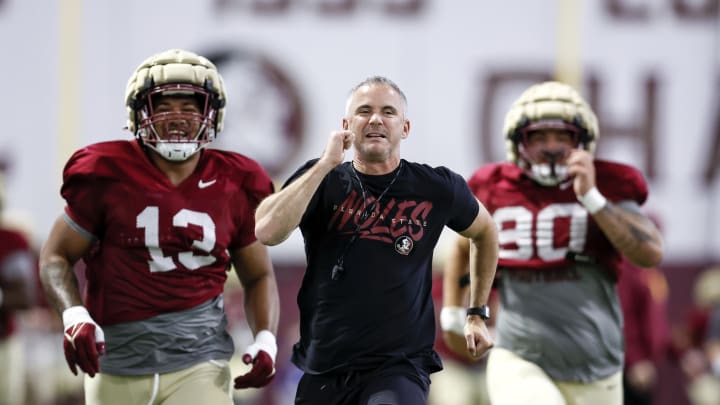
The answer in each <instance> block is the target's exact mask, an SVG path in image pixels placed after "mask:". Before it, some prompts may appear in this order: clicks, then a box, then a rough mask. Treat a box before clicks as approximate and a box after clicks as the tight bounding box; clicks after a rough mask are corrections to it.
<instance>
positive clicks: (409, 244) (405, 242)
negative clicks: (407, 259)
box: [395, 235, 414, 256]
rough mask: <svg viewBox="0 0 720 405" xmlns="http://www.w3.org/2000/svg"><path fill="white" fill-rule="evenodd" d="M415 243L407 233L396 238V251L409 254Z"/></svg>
mask: <svg viewBox="0 0 720 405" xmlns="http://www.w3.org/2000/svg"><path fill="white" fill-rule="evenodd" d="M413 245H414V244H413V240H412V239H410V238H409V237H407V236H405V235H403V236H401V237H399V238H397V239H395V251H396V252H398V253H400V254H401V255H405V256H407V255H408V254H410V251H411V250H412V249H413Z"/></svg>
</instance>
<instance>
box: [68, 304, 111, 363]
mask: <svg viewBox="0 0 720 405" xmlns="http://www.w3.org/2000/svg"><path fill="white" fill-rule="evenodd" d="M62 318H63V328H64V330H65V337H64V339H63V350H64V351H65V360H66V361H67V364H68V366H69V367H70V371H72V373H73V374H75V375H77V367H80V370H82V371H83V372H85V373H87V375H89V376H90V377H94V376H95V373H98V372H100V360H99V357H100V356H101V355H103V354H105V334H104V333H103V331H102V329H101V328H100V326H99V325H98V324H97V323H95V321H94V320H93V319H92V318H91V317H90V314H89V313H88V311H87V309H85V307H83V306H75V307H70V308H68V309H66V310H65V311H63V314H62Z"/></svg>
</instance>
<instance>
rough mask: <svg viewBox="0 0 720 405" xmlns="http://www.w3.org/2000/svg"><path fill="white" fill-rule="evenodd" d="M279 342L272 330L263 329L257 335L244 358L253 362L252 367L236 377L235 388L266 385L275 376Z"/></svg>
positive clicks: (246, 361)
mask: <svg viewBox="0 0 720 405" xmlns="http://www.w3.org/2000/svg"><path fill="white" fill-rule="evenodd" d="M276 355H277V342H276V341H275V336H274V335H273V334H272V332H270V331H268V330H261V331H260V332H258V334H257V335H256V336H255V343H253V344H251V345H250V346H248V348H247V350H245V354H243V357H242V360H243V362H244V363H245V364H251V363H252V369H250V371H248V372H247V373H246V374H243V375H241V376H239V377H237V378H236V379H235V389H241V388H249V387H254V388H260V387H264V386H266V385H267V384H268V383H270V381H272V379H273V378H274V377H275V356H276Z"/></svg>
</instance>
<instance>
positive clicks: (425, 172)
mask: <svg viewBox="0 0 720 405" xmlns="http://www.w3.org/2000/svg"><path fill="white" fill-rule="evenodd" d="M316 162H317V159H314V160H311V161H309V162H307V163H306V164H305V165H304V166H303V167H301V168H300V169H299V170H298V171H297V172H296V173H295V174H293V175H292V176H291V177H290V179H289V180H288V181H287V183H286V184H285V186H287V184H289V183H290V182H292V181H293V180H295V179H296V178H298V177H299V176H300V175H302V173H304V172H305V171H306V170H307V169H309V168H310V167H312V165H314V164H315V163H316ZM398 171H399V172H398ZM358 180H359V182H358ZM363 194H365V198H363ZM378 197H380V201H379V202H378V201H377V199H378ZM363 200H365V201H363ZM478 209H479V207H478V204H477V202H476V200H475V197H474V196H473V194H472V193H471V192H470V189H469V188H468V186H467V183H466V182H465V180H464V179H463V178H462V177H461V176H460V175H458V174H457V173H454V172H452V171H451V170H449V169H447V168H445V167H438V168H433V167H430V166H428V165H423V164H418V163H411V162H407V161H405V160H402V161H401V164H400V166H399V167H398V169H396V170H395V171H393V172H392V173H388V174H386V175H380V176H370V175H363V174H362V173H359V172H357V173H356V172H355V171H354V170H353V168H352V166H351V164H350V162H345V163H343V164H341V165H339V166H337V167H336V168H335V169H333V170H332V171H331V172H330V173H329V174H328V175H327V176H326V177H325V179H323V181H322V183H321V184H320V186H319V187H318V190H317V191H316V193H315V195H314V196H313V198H312V200H311V201H310V204H309V206H308V209H307V210H306V212H305V214H304V216H303V218H302V221H301V222H300V230H301V231H302V234H303V238H304V241H305V253H306V255H307V270H306V272H305V276H304V278H303V282H302V286H301V288H300V292H299V294H298V298H297V302H298V306H299V308H300V341H299V342H298V343H297V344H295V346H294V349H293V363H295V365H297V366H298V367H299V368H300V369H302V370H303V371H304V372H306V373H309V374H321V373H326V372H329V371H337V372H342V371H345V370H350V369H354V370H358V369H370V368H375V367H377V366H379V365H381V364H382V363H385V362H386V361H388V359H392V358H398V357H400V358H408V359H411V360H412V361H413V363H415V364H418V365H420V366H422V367H424V368H425V369H426V370H428V371H429V372H433V371H437V370H440V369H441V368H442V366H441V363H440V360H439V357H438V356H437V354H436V353H435V352H434V351H433V348H432V346H433V341H434V339H435V318H434V310H433V303H432V296H431V288H432V257H433V249H434V248H435V245H436V243H437V241H438V238H439V237H440V234H441V232H442V230H443V228H444V227H445V226H446V225H447V226H448V227H450V228H451V229H453V230H455V231H463V230H465V229H467V228H468V227H469V226H470V225H471V224H472V222H473V220H474V219H475V217H476V216H477V213H478ZM363 213H367V215H366V216H363ZM363 217H364V218H365V220H363V219H362V218H363ZM340 257H342V262H343V268H344V271H343V275H342V277H341V278H339V279H337V280H334V279H333V278H332V270H333V267H334V266H336V265H337V264H338V260H339V259H340Z"/></svg>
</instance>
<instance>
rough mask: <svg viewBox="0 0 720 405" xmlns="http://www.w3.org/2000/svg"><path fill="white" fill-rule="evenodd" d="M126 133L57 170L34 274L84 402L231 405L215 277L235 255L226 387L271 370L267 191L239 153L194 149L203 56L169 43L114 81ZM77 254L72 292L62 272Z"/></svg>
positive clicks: (211, 83)
mask: <svg viewBox="0 0 720 405" xmlns="http://www.w3.org/2000/svg"><path fill="white" fill-rule="evenodd" d="M125 102H126V106H127V113H128V128H129V130H130V131H132V132H133V133H134V134H135V139H133V140H118V141H111V142H102V143H97V144H93V145H90V146H87V147H84V148H82V149H80V150H78V151H77V152H76V153H75V154H74V155H73V156H72V157H71V158H70V159H69V161H68V162H67V164H66V166H65V169H64V172H63V185H62V188H61V194H62V197H63V198H64V199H65V201H66V206H65V210H64V213H63V214H62V215H61V216H60V217H59V218H58V219H57V221H56V222H55V224H54V225H53V228H52V230H51V232H50V235H49V236H48V238H47V240H46V242H45V244H44V246H43V248H42V251H41V258H40V264H41V280H42V283H43V286H44V288H45V290H46V293H47V296H48V298H49V301H50V303H51V304H52V306H53V307H54V308H55V309H56V310H57V311H58V312H59V313H60V314H61V316H62V320H63V324H64V330H65V333H64V342H63V345H64V351H65V357H66V360H67V363H68V366H69V367H70V369H71V371H72V372H73V373H75V374H77V371H78V369H79V370H80V371H83V372H85V373H86V377H85V400H86V403H87V404H149V403H160V402H162V403H172V404H188V405H189V404H200V403H212V404H232V400H231V390H230V385H231V375H230V368H229V363H228V361H229V360H230V358H231V356H232V355H233V353H234V345H233V341H232V339H231V337H230V335H229V334H228V331H227V318H226V315H225V309H224V305H223V295H222V292H223V286H224V283H225V280H226V278H227V271H228V269H229V268H230V267H231V265H232V266H234V268H235V271H236V273H237V275H238V277H239V279H240V282H241V283H242V285H243V288H244V293H245V295H244V297H245V313H246V316H247V320H248V324H249V327H250V329H252V331H253V333H254V336H255V340H254V343H253V344H252V345H250V346H249V347H248V348H247V350H246V351H245V353H244V356H243V361H244V362H245V363H246V364H250V363H252V369H251V370H250V371H249V372H248V373H247V374H246V375H243V376H240V377H237V378H236V379H235V381H234V386H235V388H246V387H261V386H264V385H266V384H267V383H268V382H269V381H270V380H271V379H272V378H273V376H274V373H275V368H274V363H275V356H276V353H277V344H276V340H275V333H276V330H277V323H278V308H279V299H278V292H277V284H276V281H275V276H274V273H273V268H272V264H271V261H270V259H269V255H268V252H267V248H266V247H265V246H264V245H262V244H261V243H259V242H257V241H256V239H255V234H254V226H255V223H254V217H253V212H254V210H255V207H256V206H257V204H258V203H259V201H260V200H261V199H263V198H264V197H265V196H267V195H268V194H270V193H272V192H273V185H272V182H271V180H270V178H269V176H268V175H267V174H266V172H265V171H264V170H263V169H262V168H261V167H260V166H259V165H258V164H257V163H256V162H255V161H253V160H251V159H249V158H247V157H245V156H243V155H240V154H238V153H233V152H226V151H220V150H215V149H210V148H206V146H207V145H208V144H210V143H211V142H212V141H213V140H214V139H215V136H216V135H217V134H218V133H219V132H220V131H221V130H222V124H223V117H224V114H225V102H226V94H225V89H224V86H223V81H222V78H221V76H220V74H219V73H218V71H217V69H216V67H215V65H214V64H213V63H211V62H210V61H209V60H208V59H206V58H204V57H202V56H199V55H197V54H195V53H192V52H189V51H185V50H179V49H172V50H167V51H163V52H160V53H158V54H156V55H153V56H151V57H150V58H148V59H146V60H145V61H144V62H142V63H141V64H140V65H139V66H138V68H137V69H136V71H135V72H134V74H133V75H132V77H131V78H130V80H129V82H128V84H127V90H126V99H125ZM81 259H82V261H83V263H84V265H85V268H84V272H83V273H82V277H81V278H80V281H83V280H85V281H86V284H85V286H84V287H85V288H84V291H83V294H81V290H80V288H79V280H78V278H76V275H75V273H74V271H73V267H74V264H75V263H76V262H78V261H79V260H81ZM93 377H94V378H93Z"/></svg>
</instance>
